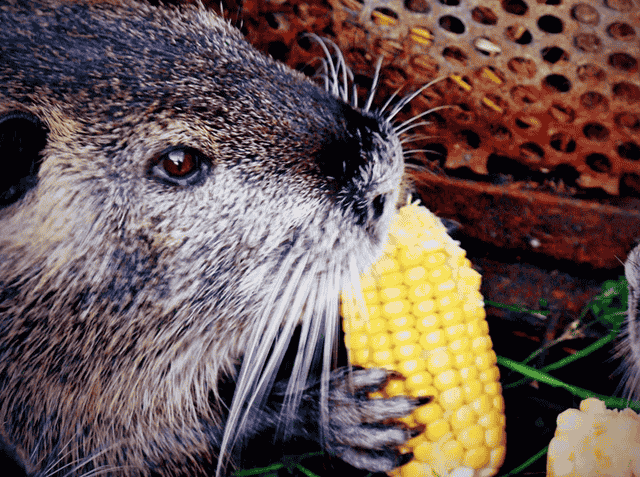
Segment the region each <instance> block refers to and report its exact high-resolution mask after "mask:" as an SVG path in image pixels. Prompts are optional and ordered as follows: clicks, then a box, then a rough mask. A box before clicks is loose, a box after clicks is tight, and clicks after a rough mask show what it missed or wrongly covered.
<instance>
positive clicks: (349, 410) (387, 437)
mask: <svg viewBox="0 0 640 477" xmlns="http://www.w3.org/2000/svg"><path fill="white" fill-rule="evenodd" d="M391 375H392V372H390V371H388V370H386V369H383V368H369V369H354V370H353V372H352V373H349V372H348V371H347V370H346V369H345V368H342V369H338V370H336V371H334V372H333V374H332V377H331V385H330V391H329V429H328V432H327V434H328V435H327V436H326V437H327V442H326V444H327V446H328V450H329V451H330V452H333V453H334V454H335V455H337V456H338V457H340V458H341V459H342V460H344V461H346V462H348V463H349V464H351V465H352V466H354V467H358V468H360V469H366V470H369V471H372V472H387V471H389V470H391V469H393V468H395V467H398V466H401V465H404V464H406V463H407V462H408V461H409V460H411V458H412V456H413V455H412V454H400V453H399V451H398V446H400V445H402V444H404V443H405V442H406V441H407V440H409V439H410V438H412V437H415V436H416V435H417V434H419V433H420V432H421V431H422V430H423V429H409V428H407V427H406V426H403V425H402V424H399V423H394V422H392V419H396V418H399V417H403V416H406V415H408V414H410V413H411V412H412V411H413V410H414V409H416V408H417V407H418V406H421V405H423V404H426V403H428V402H429V401H430V400H431V398H430V397H425V398H418V399H416V398H410V397H406V396H396V397H393V398H388V399H371V398H369V397H368V393H369V392H372V391H378V390H379V389H380V388H381V387H382V386H383V385H384V384H385V383H386V382H387V380H388V379H389V377H391Z"/></svg>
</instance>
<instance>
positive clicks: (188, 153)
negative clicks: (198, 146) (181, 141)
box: [151, 147, 209, 186]
mask: <svg viewBox="0 0 640 477" xmlns="http://www.w3.org/2000/svg"><path fill="white" fill-rule="evenodd" d="M208 172H209V164H208V161H207V160H205V157H204V156H203V155H202V154H200V153H199V152H198V151H196V150H195V149H191V148H186V147H175V148H172V149H170V150H168V151H165V152H163V153H161V154H159V155H158V156H157V157H156V158H155V159H154V161H153V166H152V167H151V174H152V175H153V176H155V177H157V178H158V179H161V180H162V181H163V182H167V183H169V184H175V185H182V186H186V185H193V184H196V183H198V182H201V181H202V180H203V179H204V178H205V176H206V175H207V173H208Z"/></svg>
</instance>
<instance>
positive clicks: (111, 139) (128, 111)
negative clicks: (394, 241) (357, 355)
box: [0, 1, 417, 476]
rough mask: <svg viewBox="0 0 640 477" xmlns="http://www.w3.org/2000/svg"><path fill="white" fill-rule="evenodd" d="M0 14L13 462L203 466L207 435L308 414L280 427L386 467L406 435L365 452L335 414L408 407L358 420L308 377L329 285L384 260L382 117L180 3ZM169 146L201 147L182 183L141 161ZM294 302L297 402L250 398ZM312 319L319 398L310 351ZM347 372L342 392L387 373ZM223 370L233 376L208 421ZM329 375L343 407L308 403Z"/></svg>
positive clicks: (8, 435)
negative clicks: (233, 384)
mask: <svg viewBox="0 0 640 477" xmlns="http://www.w3.org/2000/svg"><path fill="white" fill-rule="evenodd" d="M0 29H1V31H0V37H2V43H1V44H0V127H4V128H5V129H3V131H5V132H6V134H5V136H3V140H4V142H5V144H0V159H1V160H2V161H3V163H4V164H5V166H4V167H5V168H7V170H8V169H10V168H12V167H14V166H15V164H19V163H20V164H21V163H26V162H27V161H28V160H30V159H31V160H32V162H33V164H32V165H31V166H29V167H30V168H31V169H30V173H28V174H17V173H16V174H14V175H13V176H12V177H14V181H13V182H12V183H11V184H10V186H11V187H8V186H6V184H5V187H4V190H3V191H0V193H2V194H3V195H1V196H0V198H2V200H3V202H4V208H3V209H2V210H0V290H1V291H0V423H1V426H0V429H1V431H2V432H1V434H0V441H3V442H4V446H5V448H6V450H11V451H12V452H13V451H14V453H15V455H17V456H18V458H19V460H20V461H21V462H22V465H24V466H25V467H26V470H27V472H28V473H31V474H34V475H68V474H67V473H70V474H72V475H76V474H83V473H88V472H90V471H91V470H92V469H93V470H99V471H100V472H101V474H100V475H104V474H112V475H130V476H134V475H150V474H151V473H155V474H160V475H178V474H185V475H201V474H203V473H206V472H211V471H212V469H215V466H216V465H217V464H216V462H217V459H218V454H219V452H220V447H221V446H223V448H224V449H225V450H223V452H224V453H225V454H229V455H233V452H232V449H233V448H234V445H235V443H236V439H237V438H239V439H242V438H244V437H246V435H248V434H252V433H256V432H261V430H262V428H264V427H268V425H273V426H275V427H278V426H284V427H285V428H288V429H289V430H290V432H292V431H291V429H293V428H294V427H295V426H294V425H293V424H292V423H295V422H306V421H307V420H308V419H311V418H312V419H317V420H318V421H317V422H314V423H311V425H310V426H308V427H305V426H302V425H300V426H299V427H300V428H301V429H302V428H304V429H305V433H306V435H307V436H308V435H311V434H313V433H314V431H313V429H314V428H318V426H320V425H321V426H322V427H321V429H322V432H318V436H316V437H318V438H321V437H324V439H325V442H326V443H327V446H328V448H329V449H331V450H332V451H334V452H336V453H338V454H340V455H342V457H343V458H345V459H346V460H348V461H350V462H352V463H354V464H356V465H360V466H361V467H365V468H372V469H373V470H384V469H388V468H391V467H393V466H394V465H397V464H398V463H400V460H398V456H397V452H395V451H394V450H393V448H394V446H395V445H397V444H399V443H401V442H402V441H403V440H404V439H406V438H407V437H408V433H407V432H406V431H404V430H402V429H399V428H394V427H390V428H388V429H387V430H388V431H393V432H396V434H393V436H392V437H388V438H386V440H383V439H378V440H376V439H373V441H375V442H373V444H371V449H369V448H368V447H367V445H369V444H363V442H364V440H362V439H360V440H358V439H355V438H352V440H349V439H348V438H342V437H340V436H341V435H342V434H344V432H343V431H341V430H339V429H342V427H340V426H343V425H350V426H361V425H364V424H367V425H368V423H369V422H371V421H376V420H383V419H386V418H388V417H393V416H400V415H403V414H405V413H407V412H410V411H411V409H413V408H414V407H415V405H417V402H416V401H413V400H410V399H404V398H398V399H396V400H389V401H388V402H387V403H386V404H380V403H379V404H377V405H376V406H377V407H375V416H374V417H375V418H374V417H372V416H370V414H371V413H372V412H373V411H371V409H374V408H369V407H367V406H369V404H368V401H367V400H366V398H365V396H364V394H363V392H360V393H356V394H354V395H353V396H352V395H351V394H349V393H346V394H344V393H345V392H346V391H345V388H344V385H343V381H344V379H345V378H344V374H340V373H338V374H336V373H334V374H333V375H332V376H333V377H332V378H331V379H329V378H328V375H327V372H326V370H327V369H328V368H326V366H327V364H326V363H327V362H328V361H329V360H328V358H330V355H331V353H330V350H331V346H332V345H333V338H332V337H333V336H334V335H335V328H336V326H337V321H336V319H337V318H336V314H337V313H336V311H337V293H338V291H339V289H340V288H343V287H348V286H349V283H350V281H351V279H352V277H353V276H357V273H358V272H359V271H360V270H362V269H363V268H365V267H367V266H368V265H369V264H370V263H371V262H372V261H373V260H374V259H375V258H376V257H377V256H378V255H379V254H380V253H381V247H382V244H383V242H384V238H385V236H386V228H387V224H388V222H389V219H390V217H391V214H392V213H393V210H394V204H395V202H396V200H397V197H398V192H397V189H398V183H399V181H400V179H401V176H402V170H403V163H402V152H401V148H400V144H399V141H398V138H397V136H396V134H395V133H394V131H393V129H392V128H391V126H389V124H388V123H386V122H385V121H384V120H383V119H382V118H379V117H377V116H375V115H373V114H371V113H364V112H360V111H357V110H355V109H353V108H351V107H350V106H348V105H346V104H345V103H343V102H342V101H341V100H339V99H337V98H336V97H334V96H333V95H331V94H329V93H327V92H325V91H324V90H322V89H320V88H318V87H317V86H316V85H314V84H313V83H312V82H310V81H309V80H308V79H307V78H305V77H304V76H303V75H301V74H299V73H297V72H294V71H291V70H289V69H288V68H286V67H285V66H283V65H280V64H278V63H276V62H274V61H272V60H270V59H268V58H265V57H263V56H261V55H260V54H259V53H257V52H256V51H254V50H253V49H252V48H251V47H250V46H249V45H247V44H246V43H245V42H244V41H243V39H242V38H241V36H240V35H239V33H238V32H236V31H235V30H234V29H233V28H230V27H229V26H228V24H227V23H225V22H224V21H222V20H220V19H219V18H217V17H216V16H215V15H213V14H211V13H208V12H205V11H204V10H201V9H197V8H193V9H184V10H174V9H165V8H154V7H151V6H147V5H144V4H134V3H130V2H129V1H126V2H124V3H121V4H120V5H119V6H117V5H115V4H112V3H105V4H95V3H79V4H69V3H66V2H60V3H58V2H55V1H52V2H39V1H38V2H27V6H23V5H22V4H18V2H8V3H7V2H3V3H1V4H0ZM16 124H17V125H20V127H22V125H24V124H27V125H29V124H30V125H32V126H33V128H35V130H37V131H39V134H40V136H37V135H36V136H35V137H34V139H32V138H31V135H32V130H31V129H28V131H29V132H28V134H25V133H23V132H21V131H22V130H21V129H20V128H17V129H16V127H17V126H15V125H16ZM10 134H15V138H14V139H13V142H12V141H10V139H11V138H10V137H9V136H10ZM38 137H40V138H41V139H42V141H44V142H43V147H42V148H37V151H36V153H29V154H27V153H26V152H24V151H28V150H29V147H36V146H34V144H37V141H36V139H37V138H38ZM16 138H17V139H16ZM7 144H8V145H7ZM171 148H189V149H187V151H188V152H189V153H193V154H198V155H199V156H200V157H201V158H202V164H203V165H202V168H203V172H202V174H200V175H199V176H197V177H196V179H194V180H193V182H192V183H191V182H190V183H188V184H187V183H185V184H182V183H175V182H172V180H171V179H169V180H168V179H167V178H166V177H163V176H162V171H160V172H158V169H157V168H155V169H154V167H155V166H156V164H157V160H158V158H162V157H165V156H163V154H165V153H166V152H167V151H168V150H170V149H171ZM36 154H37V156H36ZM2 155H4V157H2ZM25 156H28V157H25ZM162 164H164V162H163V163H162ZM305 303H306V305H305ZM301 318H302V323H303V333H304V330H306V333H307V334H308V336H309V341H308V343H310V344H308V345H307V344H305V343H301V345H300V346H301V347H300V348H299V349H298V351H297V353H296V362H297V363H298V365H297V366H298V368H295V369H296V370H297V371H296V373H297V374H295V375H294V377H293V378H292V379H291V380H290V381H289V384H288V385H287V386H286V387H285V388H283V389H284V390H281V391H282V392H281V395H283V396H292V395H294V396H297V398H296V399H298V400H297V401H296V399H294V401H295V402H293V404H291V405H290V406H289V407H286V406H285V407H282V406H280V407H278V406H275V405H270V404H269V403H270V402H271V401H270V400H271V399H272V397H270V396H272V395H273V393H274V392H275V391H274V389H276V388H277V386H276V388H273V386H272V384H273V381H274V379H275V372H276V371H277V367H278V364H279V361H278V360H279V359H280V358H281V357H282V356H281V355H282V353H283V352H280V351H273V352H271V354H269V353H270V350H274V349H275V350H277V349H278V347H280V348H286V347H287V345H288V343H289V338H290V336H291V334H292V330H293V329H294V328H295V326H296V325H297V324H298V323H299V322H300V320H301ZM325 334H326V340H327V341H329V342H330V343H329V344H328V345H327V344H326V343H325V345H324V346H325V347H324V355H325V360H324V362H325V368H324V369H325V373H324V378H323V380H322V385H321V388H322V390H323V391H322V392H320V391H318V390H317V387H314V386H313V383H309V384H308V383H307V374H308V368H309V367H310V366H311V363H310V361H308V359H307V358H308V357H310V356H311V355H312V354H313V352H314V350H315V349H316V348H318V347H319V346H321V335H325ZM305 346H306V347H305ZM268 356H271V357H273V356H275V361H267V357H268ZM241 362H244V364H245V368H244V369H242V371H240V376H237V375H236V373H237V369H239V368H238V366H239V364H240V363H241ZM247 363H249V364H247ZM263 366H264V368H263ZM254 370H255V372H256V375H255V376H252V375H251V374H250V373H251V372H252V371H254ZM361 373H363V374H362V375H361V376H360V379H361V383H360V384H359V385H358V386H359V387H358V386H356V388H355V389H356V391H357V390H358V389H363V390H366V389H374V388H375V387H376V386H379V385H380V384H382V383H383V382H384V379H385V378H386V373H383V372H373V374H371V373H365V372H361ZM376 373H377V374H376ZM261 377H264V378H265V382H264V383H263V384H260V383H259V380H260V378H261ZM221 379H230V380H235V379H238V390H239V391H238V393H236V401H235V402H234V404H233V406H232V413H231V418H229V419H232V421H233V422H234V423H235V424H234V426H231V427H233V429H232V430H229V429H227V433H226V434H225V431H224V429H225V422H226V420H227V419H228V416H227V411H226V409H225V407H224V406H225V405H224V404H223V403H222V401H221V400H220V399H222V398H221V397H220V396H219V384H218V383H219V382H220V380H221ZM291 383H292V384H291ZM350 389H353V388H350ZM336 390H338V391H339V392H340V393H341V394H340V396H342V397H341V398H340V399H344V400H345V401H344V402H343V403H342V404H341V406H342V407H343V408H344V409H348V410H349V413H347V414H344V415H342V414H340V413H327V412H326V409H325V408H324V407H323V406H324V405H326V406H329V407H330V406H332V403H333V404H335V403H336V402H337V401H336V399H338V398H337V397H336V396H338V394H336V393H337V392H338V391H336ZM254 395H256V396H257V397H258V399H257V401H256V402H255V403H254V404H253V403H251V402H248V401H250V400H251V397H252V396H254ZM356 395H357V396H356ZM238 396H240V397H238ZM242 396H244V397H242ZM310 396H311V397H313V399H311V398H310ZM345 396H346V397H345ZM300 399H301V400H302V401H301V402H302V403H303V406H302V408H304V406H307V408H304V409H303V410H304V412H300V409H301V407H300V406H299V403H300V402H299V400H300ZM318 402H322V403H325V404H323V405H320V404H317V403H318ZM345 403H348V404H349V405H346V404H345ZM309 406H311V408H313V410H314V412H311V411H310V410H309V409H310V408H309ZM323 409H325V410H324V412H323ZM359 409H365V410H366V409H370V410H369V411H367V412H360V411H358V410H359ZM328 414H329V415H328ZM283 416H284V417H283ZM300 416H302V417H300ZM340 416H342V417H340ZM354 416H355V417H354ZM296 420H297V421H296ZM347 421H348V422H347ZM351 421H353V422H351ZM254 422H259V423H264V425H262V424H261V425H256V424H253V423H254ZM283 423H284V424H283ZM345 423H347V424H345ZM385 429H386V428H385ZM372 432H373V431H372V430H369V431H366V432H365V431H363V432H359V435H360V436H361V437H362V436H365V437H367V438H370V437H371V436H373V435H375V434H372ZM354 439H355V440H354ZM371 440H372V439H369V440H368V441H367V442H370V441H371ZM353 448H358V449H359V450H357V451H353V450H352V449H353ZM389 449H391V450H389ZM365 451H367V452H369V451H371V452H373V454H375V456H374V457H375V458H374V457H371V458H369V457H367V456H368V455H369V454H368V453H367V452H365ZM354 452H355V453H354ZM349 455H352V457H351V458H350V457H349ZM383 457H384V459H386V460H384V462H382V463H380V462H381V461H380V459H382V458H383ZM376 459H377V460H376ZM221 469H222V466H221V467H219V469H218V470H221Z"/></svg>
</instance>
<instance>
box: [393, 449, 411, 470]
mask: <svg viewBox="0 0 640 477" xmlns="http://www.w3.org/2000/svg"><path fill="white" fill-rule="evenodd" d="M411 459H413V452H407V453H406V454H400V455H399V456H398V460H397V463H398V465H397V466H396V467H402V466H403V465H405V464H408V463H409V462H410V461H411Z"/></svg>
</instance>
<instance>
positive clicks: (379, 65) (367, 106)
mask: <svg viewBox="0 0 640 477" xmlns="http://www.w3.org/2000/svg"><path fill="white" fill-rule="evenodd" d="M382 60H383V56H382V55H380V56H379V57H378V61H377V62H376V69H375V72H374V74H373V83H372V84H371V89H370V90H369V97H368V98H367V102H366V103H365V105H364V108H363V109H364V111H369V109H370V108H371V103H373V98H374V96H375V95H376V88H377V87H378V80H379V78H380V69H381V68H382ZM383 109H384V108H383Z"/></svg>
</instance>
